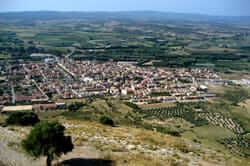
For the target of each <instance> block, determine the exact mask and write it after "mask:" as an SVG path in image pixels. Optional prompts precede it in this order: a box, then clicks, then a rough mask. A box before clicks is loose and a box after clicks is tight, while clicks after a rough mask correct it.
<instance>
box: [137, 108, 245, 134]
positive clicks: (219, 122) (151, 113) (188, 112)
mask: <svg viewBox="0 0 250 166" xmlns="http://www.w3.org/2000/svg"><path fill="white" fill-rule="evenodd" d="M140 113H143V114H144V118H150V117H155V118H158V119H160V120H165V119H168V118H174V117H178V118H183V119H185V120H186V121H189V122H191V123H193V124H194V125H196V126H202V125H206V124H208V123H210V124H213V125H216V126H220V127H223V128H226V129H229V130H231V131H233V132H234V133H235V134H242V133H244V129H243V128H242V127H241V125H240V124H239V123H237V122H236V121H235V120H233V119H231V118H227V117H225V116H223V115H222V114H220V113H211V112H208V111H206V109H204V103H178V104H177V105H176V106H174V107H166V108H152V109H147V110H140Z"/></svg>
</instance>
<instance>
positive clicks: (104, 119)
mask: <svg viewBox="0 0 250 166" xmlns="http://www.w3.org/2000/svg"><path fill="white" fill-rule="evenodd" d="M99 121H100V123H101V124H104V125H109V126H114V121H113V120H112V119H111V118H110V117H107V116H102V117H101V118H100V120H99Z"/></svg>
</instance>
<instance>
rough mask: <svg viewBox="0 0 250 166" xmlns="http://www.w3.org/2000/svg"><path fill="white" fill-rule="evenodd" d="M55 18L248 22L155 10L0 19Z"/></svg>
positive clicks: (40, 14)
mask: <svg viewBox="0 0 250 166" xmlns="http://www.w3.org/2000/svg"><path fill="white" fill-rule="evenodd" d="M56 19H94V20H103V21H105V20H122V19H126V20H131V21H193V22H220V23H233V24H235V23H236V24H237V23H239V24H250V16H209V15H201V14H185V13H168V12H155V11H128V12H58V11H35V12H3V13H0V20H1V21H3V20H6V21H7V20H23V21H24V20H25V21H32V20H33V21H34V20H56Z"/></svg>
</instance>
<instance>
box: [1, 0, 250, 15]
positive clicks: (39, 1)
mask: <svg viewBox="0 0 250 166" xmlns="http://www.w3.org/2000/svg"><path fill="white" fill-rule="evenodd" d="M36 10H59V11H131V10H133V11H135V10H154V11H166V12H180V13H200V14H210V15H250V0H0V11H1V12H2V11H36Z"/></svg>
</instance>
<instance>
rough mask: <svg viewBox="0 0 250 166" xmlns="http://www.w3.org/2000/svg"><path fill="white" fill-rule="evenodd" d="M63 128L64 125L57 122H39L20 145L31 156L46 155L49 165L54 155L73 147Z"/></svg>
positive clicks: (59, 154)
mask: <svg viewBox="0 0 250 166" xmlns="http://www.w3.org/2000/svg"><path fill="white" fill-rule="evenodd" d="M64 130H65V127H64V126H63V125H61V124H60V123H58V122H41V123H39V124H37V125H35V127H34V128H33V129H32V130H31V132H30V133H29V135H28V136H27V138H26V139H24V140H23V141H22V147H23V148H24V150H25V151H26V152H27V153H28V154H30V155H31V156H34V157H39V156H46V157H47V166H51V163H52V161H53V160H54V159H55V157H60V156H61V155H62V154H66V153H68V152H71V151H72V150H73V148H74V145H73V143H72V140H71V137H70V136H65V135H64Z"/></svg>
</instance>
